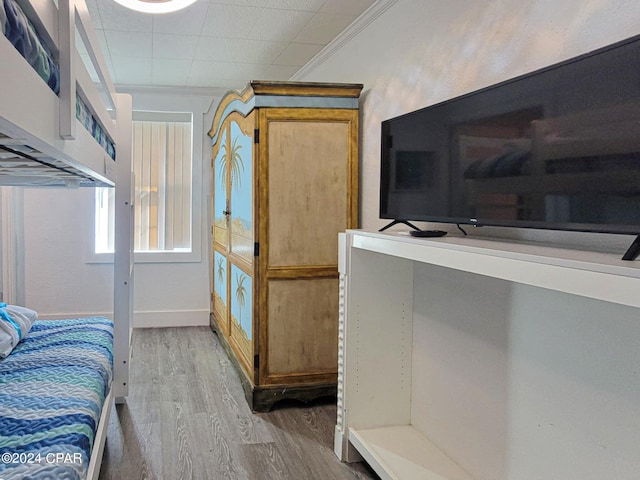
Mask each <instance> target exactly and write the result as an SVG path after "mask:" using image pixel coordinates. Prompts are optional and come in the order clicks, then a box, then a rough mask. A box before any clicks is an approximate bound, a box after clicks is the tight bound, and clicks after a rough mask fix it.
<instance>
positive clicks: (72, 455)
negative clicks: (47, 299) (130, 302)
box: [0, 317, 113, 480]
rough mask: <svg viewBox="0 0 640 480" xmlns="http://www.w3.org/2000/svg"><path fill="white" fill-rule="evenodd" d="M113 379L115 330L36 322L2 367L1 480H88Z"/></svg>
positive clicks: (101, 324) (102, 323)
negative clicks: (103, 410) (100, 423)
mask: <svg viewBox="0 0 640 480" xmlns="http://www.w3.org/2000/svg"><path fill="white" fill-rule="evenodd" d="M112 375H113V323H112V321H111V320H109V319H107V318H103V317H89V318H81V319H72V320H39V321H36V322H35V323H34V324H33V327H31V330H30V331H29V335H28V336H27V337H26V338H25V339H24V340H22V342H20V343H19V344H18V345H17V346H16V348H15V349H14V350H13V352H12V353H11V355H9V356H8V357H7V358H5V359H4V360H0V479H2V480H9V479H33V480H37V479H45V478H46V479H54V478H55V479H65V480H66V479H69V480H71V479H81V478H84V477H85V476H86V472H87V468H88V466H89V459H90V457H91V449H92V447H93V443H94V437H95V433H96V430H97V427H98V422H99V420H100V414H101V412H102V407H103V404H104V400H105V398H106V396H107V394H108V393H109V389H110V388H111V379H112Z"/></svg>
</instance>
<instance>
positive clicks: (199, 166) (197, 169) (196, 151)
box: [85, 108, 204, 264]
mask: <svg viewBox="0 0 640 480" xmlns="http://www.w3.org/2000/svg"><path fill="white" fill-rule="evenodd" d="M186 114H190V115H191V135H192V147H191V251H190V252H185V251H173V250H163V251H158V250H155V251H153V250H151V251H135V252H134V263H199V262H201V261H202V220H201V219H202V187H203V185H202V180H203V175H202V174H201V172H202V170H203V168H204V162H202V161H201V159H202V151H203V148H202V147H203V142H202V136H201V135H199V133H200V132H203V131H204V130H203V128H204V127H203V116H202V115H199V114H198V112H196V111H187V110H180V109H176V110H171V111H168V110H158V111H154V110H149V109H142V108H140V109H135V108H134V119H135V120H147V119H150V118H155V119H160V120H165V121H169V120H170V119H171V118H176V117H178V118H180V117H181V118H184V116H185V115H186ZM95 199H96V195H95V192H94V191H92V201H91V202H88V203H90V208H89V209H87V210H88V212H87V213H88V219H87V226H88V227H89V228H88V229H87V230H88V236H89V237H90V238H89V241H88V245H87V249H86V253H85V263H89V264H94V263H95V264H103V263H113V262H114V254H113V252H106V253H96V251H95V228H96V215H95V209H96V205H95V202H96V200H95Z"/></svg>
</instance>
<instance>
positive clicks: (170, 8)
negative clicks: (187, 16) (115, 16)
mask: <svg viewBox="0 0 640 480" xmlns="http://www.w3.org/2000/svg"><path fill="white" fill-rule="evenodd" d="M115 2H116V3H119V4H120V5H122V6H123V7H127V8H130V9H131V10H136V11H137V12H143V13H171V12H176V11H178V10H182V9H183V8H187V7H188V6H189V5H191V4H192V3H195V2H196V0H115Z"/></svg>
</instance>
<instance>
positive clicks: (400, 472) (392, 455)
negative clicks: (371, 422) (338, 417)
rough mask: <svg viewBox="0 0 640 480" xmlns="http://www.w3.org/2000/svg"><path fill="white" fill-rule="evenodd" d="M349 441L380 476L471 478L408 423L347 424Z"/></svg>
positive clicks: (430, 479) (433, 479)
mask: <svg viewBox="0 0 640 480" xmlns="http://www.w3.org/2000/svg"><path fill="white" fill-rule="evenodd" d="M349 441H350V442H351V444H352V445H353V446H354V447H355V448H356V450H358V453H360V455H362V457H363V458H364V459H365V460H366V461H367V463H368V464H369V465H370V466H371V468H373V470H374V471H375V472H376V473H377V474H378V475H379V476H380V477H381V478H382V479H384V480H398V479H405V480H406V479H420V480H472V479H473V477H472V476H471V475H469V474H468V473H467V472H466V471H464V470H463V469H462V468H461V467H460V466H458V465H457V464H456V463H455V462H454V461H453V460H451V459H450V458H449V457H448V456H447V455H446V454H445V453H444V452H442V450H440V449H438V447H436V446H435V445H434V444H433V443H431V442H430V441H429V439H428V438H427V437H425V436H424V435H423V434H422V433H420V432H419V431H418V430H416V429H415V428H414V427H412V426H411V425H399V426H392V427H382V428H372V429H360V430H356V429H354V428H349Z"/></svg>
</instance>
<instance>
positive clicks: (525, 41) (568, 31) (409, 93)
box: [294, 0, 640, 254]
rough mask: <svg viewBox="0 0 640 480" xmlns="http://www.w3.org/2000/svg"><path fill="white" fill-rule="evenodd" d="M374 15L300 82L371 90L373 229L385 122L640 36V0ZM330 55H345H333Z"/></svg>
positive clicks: (614, 243) (364, 171) (565, 238)
mask: <svg viewBox="0 0 640 480" xmlns="http://www.w3.org/2000/svg"><path fill="white" fill-rule="evenodd" d="M385 7H388V8H387V9H386V10H384V8H385ZM381 11H382V12H383V13H382V14H380V15H379V16H377V17H375V15H373V13H374V12H375V13H376V14H379V13H380V12H381ZM368 13H369V15H368V16H367V12H365V15H364V16H363V17H361V19H360V20H363V19H365V18H367V17H368V18H367V20H370V19H371V18H373V17H375V18H374V19H373V21H372V22H371V23H369V24H368V25H366V26H365V27H364V28H362V24H358V25H354V26H355V27H357V28H355V29H353V30H352V32H351V33H350V34H349V35H346V36H345V38H344V39H343V41H342V42H335V43H334V45H333V46H331V45H330V46H329V48H328V49H327V50H325V51H324V52H321V53H320V54H319V56H318V57H317V60H319V61H316V62H314V61H312V62H311V63H310V64H308V65H306V66H305V67H303V69H302V70H301V71H300V72H298V74H296V75H295V76H294V79H295V80H301V81H302V80H306V81H327V82H356V83H363V84H364V89H363V94H362V97H361V104H360V105H361V133H362V134H361V226H362V228H365V229H378V228H380V227H381V226H383V225H384V224H386V223H388V222H387V221H383V220H380V219H379V218H378V188H379V161H380V122H381V121H382V120H385V119H387V118H391V117H394V116H397V115H400V114H403V113H407V112H411V111H413V110H416V109H419V108H422V107H426V106H428V105H431V104H434V103H437V102H439V101H442V100H446V99H449V98H452V97H455V96H458V95H461V94H463V93H467V92H470V91H473V90H476V89H478V88H482V87H486V86H489V85H492V84H494V83H497V82H500V81H502V80H506V79H509V78H512V77H514V76H517V75H520V74H523V73H527V72H530V71H533V70H536V69H538V68H541V67H543V66H546V65H549V64H552V63H556V62H559V61H562V60H565V59H568V58H571V57H574V56H576V55H579V54H582V53H585V52H588V51H590V50H593V49H596V48H598V47H602V46H605V45H608V44H610V43H613V42H616V41H618V40H622V39H625V38H628V37H631V36H633V35H636V34H638V33H640V8H638V3H637V1H635V0H485V1H470V0H432V1H428V2H427V1H425V0H379V1H378V2H377V3H376V4H375V5H374V6H373V8H372V9H371V10H370V11H369V12H368ZM356 23H358V21H357V22H356ZM359 28H361V30H360V31H359V32H357V30H358V29H359ZM354 32H357V34H355V35H354ZM332 48H334V49H336V48H337V50H336V51H335V52H334V53H333V55H330V56H328V52H329V51H330V50H331V49H332ZM401 228H403V227H401ZM404 228H406V227H404ZM440 228H442V227H440ZM472 233H473V234H491V235H503V236H510V237H518V238H525V239H529V238H531V239H542V240H545V241H548V242H552V243H562V244H571V245H576V246H582V245H585V246H588V247H589V248H598V249H604V250H614V251H616V252H618V251H619V252H620V253H621V254H622V252H624V250H625V249H626V248H627V247H628V245H629V244H630V242H631V239H632V237H629V236H620V235H616V236H613V235H593V234H592V235H588V234H579V233H568V232H543V231H532V230H528V231H525V230H514V229H504V228H488V227H484V228H482V229H477V230H475V231H473V232H472Z"/></svg>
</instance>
